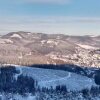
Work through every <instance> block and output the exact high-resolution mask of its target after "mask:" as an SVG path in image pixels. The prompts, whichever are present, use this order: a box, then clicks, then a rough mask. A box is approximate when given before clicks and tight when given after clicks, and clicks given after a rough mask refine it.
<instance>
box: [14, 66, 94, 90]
mask: <svg viewBox="0 0 100 100" xmlns="http://www.w3.org/2000/svg"><path fill="white" fill-rule="evenodd" d="M16 68H17V70H20V73H21V74H23V75H25V76H26V75H27V76H31V77H32V78H34V79H36V80H37V81H38V85H39V86H40V87H48V88H51V86H52V87H53V88H55V87H56V86H57V85H66V87H67V88H68V89H69V90H81V89H84V88H90V87H91V86H93V85H94V86H95V85H96V84H95V82H94V80H93V79H91V78H88V77H86V76H82V75H78V74H75V73H71V72H68V71H61V70H53V69H41V68H30V67H16ZM18 75H20V74H18ZM18 75H17V76H16V77H18Z"/></svg>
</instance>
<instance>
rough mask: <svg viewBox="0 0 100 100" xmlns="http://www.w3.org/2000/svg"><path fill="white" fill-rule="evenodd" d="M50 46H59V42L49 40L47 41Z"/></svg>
mask: <svg viewBox="0 0 100 100" xmlns="http://www.w3.org/2000/svg"><path fill="white" fill-rule="evenodd" d="M47 43H48V44H55V45H58V42H56V41H54V40H48V41H47Z"/></svg>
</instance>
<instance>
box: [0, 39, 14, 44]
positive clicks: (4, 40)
mask: <svg viewBox="0 0 100 100" xmlns="http://www.w3.org/2000/svg"><path fill="white" fill-rule="evenodd" d="M5 43H13V41H12V40H10V39H0V44H5Z"/></svg>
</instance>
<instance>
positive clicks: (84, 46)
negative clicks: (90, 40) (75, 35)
mask: <svg viewBox="0 0 100 100" xmlns="http://www.w3.org/2000/svg"><path fill="white" fill-rule="evenodd" d="M77 45H78V46H80V47H82V48H84V49H96V47H93V46H90V45H82V44H77Z"/></svg>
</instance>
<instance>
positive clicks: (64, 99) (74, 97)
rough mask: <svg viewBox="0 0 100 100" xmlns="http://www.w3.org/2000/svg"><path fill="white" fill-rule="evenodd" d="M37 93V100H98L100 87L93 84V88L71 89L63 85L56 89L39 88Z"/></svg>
mask: <svg viewBox="0 0 100 100" xmlns="http://www.w3.org/2000/svg"><path fill="white" fill-rule="evenodd" d="M36 94H37V95H36V100H97V98H99V99H100V87H94V86H92V87H91V89H88V88H86V89H83V90H80V91H69V90H67V88H66V86H63V85H62V86H56V88H55V89H53V88H52V87H51V88H49V89H48V88H42V89H40V88H39V90H38V91H37V92H36ZM99 99H98V100H99Z"/></svg>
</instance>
